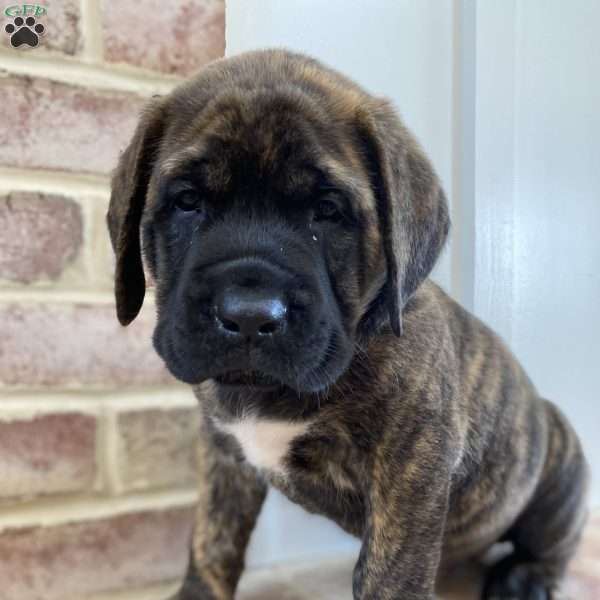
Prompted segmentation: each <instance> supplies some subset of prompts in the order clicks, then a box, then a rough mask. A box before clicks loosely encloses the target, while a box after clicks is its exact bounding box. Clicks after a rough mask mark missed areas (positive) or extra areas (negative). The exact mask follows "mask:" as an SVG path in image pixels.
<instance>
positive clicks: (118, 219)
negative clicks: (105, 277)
mask: <svg viewBox="0 0 600 600" xmlns="http://www.w3.org/2000/svg"><path fill="white" fill-rule="evenodd" d="M163 129H164V109H163V105H162V103H161V102H160V101H153V103H152V104H150V105H149V106H148V107H147V108H146V109H145V110H144V113H143V114H142V117H141V119H140V122H139V123H138V126H137V129H136V131H135V133H134V135H133V139H132V140H131V142H130V143H129V146H127V148H126V150H125V151H124V152H123V154H122V155H121V157H120V159H119V164H118V165H117V168H116V169H115V171H114V173H113V177H112V184H111V196H110V205H109V209H108V214H107V215H106V220H107V223H108V230H109V233H110V240H111V243H112V247H113V250H114V252H115V255H116V271H115V297H116V301H117V317H118V318H119V322H120V323H121V325H129V323H131V321H133V319H135V317H136V316H137V314H138V313H139V311H140V309H141V307H142V303H143V301H144V294H145V292H146V280H145V278H144V269H143V266H142V253H141V247H140V223H141V220H142V213H143V212H144V205H145V202H146V192H147V189H148V182H149V179H150V175H151V173H152V167H153V164H154V159H155V157H156V154H157V152H158V147H159V144H160V140H161V139H162V135H163Z"/></svg>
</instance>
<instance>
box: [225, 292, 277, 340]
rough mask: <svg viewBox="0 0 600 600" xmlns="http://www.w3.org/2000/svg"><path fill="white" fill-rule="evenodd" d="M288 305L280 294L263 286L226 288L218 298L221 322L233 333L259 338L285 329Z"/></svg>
mask: <svg viewBox="0 0 600 600" xmlns="http://www.w3.org/2000/svg"><path fill="white" fill-rule="evenodd" d="M286 313H287V308H286V306H285V304H284V302H283V301H282V299H281V298H280V297H278V296H277V295H276V294H274V293H271V292H269V291H267V290H263V289H260V288H248V287H237V286H236V287H235V288H229V289H226V290H224V291H223V292H222V293H221V294H220V295H219V297H218V298H217V301H216V316H217V321H218V322H219V325H220V326H221V327H222V328H223V329H224V330H225V331H227V332H228V333H229V334H231V335H238V336H240V337H245V338H251V339H258V338H262V337H268V336H270V335H273V334H274V333H276V332H278V331H279V330H281V329H283V326H284V324H285V318H286Z"/></svg>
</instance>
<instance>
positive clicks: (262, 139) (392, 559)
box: [108, 50, 587, 600]
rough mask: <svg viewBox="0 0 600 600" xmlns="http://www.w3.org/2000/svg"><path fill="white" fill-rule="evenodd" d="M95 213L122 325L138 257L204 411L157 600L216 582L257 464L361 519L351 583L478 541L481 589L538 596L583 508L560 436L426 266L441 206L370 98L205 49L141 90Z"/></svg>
mask: <svg viewBox="0 0 600 600" xmlns="http://www.w3.org/2000/svg"><path fill="white" fill-rule="evenodd" d="M108 224H109V229H110V235H111V239H112V243H113V246H114V250H115V252H116V258H117V262H116V300H117V313H118V318H119V320H120V322H121V323H122V324H123V325H127V324H128V323H129V322H131V321H132V320H133V319H134V318H135V316H136V315H137V313H138V311H139V310H140V307H141V305H142V301H143V298H144V289H145V281H144V270H143V263H142V255H143V257H144V259H145V262H146V263H147V268H148V270H149V271H150V273H151V275H152V277H153V279H154V280H155V281H156V304H157V310H158V322H157V326H156V330H155V333H154V345H155V347H156V350H157V351H158V353H159V354H160V356H161V357H162V358H163V359H164V361H165V364H166V365H167V367H168V368H169V370H170V371H171V372H172V373H173V375H174V376H175V377H177V378H178V379H180V380H181V381H184V382H186V383H188V384H190V385H192V386H193V387H194V389H195V390H196V392H197V396H198V399H199V401H200V406H201V409H202V412H203V415H204V419H203V433H202V444H203V448H202V453H203V459H202V461H201V478H202V480H201V484H200V501H199V505H198V515H197V524H196V529H195V534H194V539H193V544H192V547H191V551H190V561H189V569H188V572H187V576H186V578H185V582H184V583H183V586H182V588H181V590H180V591H179V592H178V595H177V596H176V598H177V599H178V600H231V598H233V596H234V594H235V590H236V584H237V582H238V579H239V578H240V574H241V572H242V569H243V566H244V552H245V549H246V545H247V543H248V538H249V537H250V533H251V531H252V528H253V526H254V524H255V522H256V518H257V515H258V513H259V511H260V509H261V505H262V503H263V500H264V498H265V493H266V490H267V487H268V486H269V485H272V486H274V487H275V488H277V489H279V490H281V491H282V492H283V493H284V494H285V495H286V496H287V497H288V498H290V499H291V500H292V501H294V502H297V503H298V504H300V505H301V506H303V507H304V508H306V509H307V510H309V511H311V512H315V513H318V514H321V515H325V516H326V517H328V518H330V519H332V520H333V521H335V522H336V523H337V524H338V525H339V526H340V527H342V528H343V529H344V530H346V531H347V532H349V533H351V534H352V535H355V536H357V537H358V538H360V539H361V540H362V548H361V551H360V555H359V557H358V561H357V563H356V567H355V569H354V578H353V590H354V598H355V599H356V600H392V599H393V600H431V599H432V598H434V586H435V582H436V578H437V576H438V574H439V573H441V572H443V571H444V570H448V569H452V567H453V565H455V564H457V563H459V562H461V561H464V560H466V559H471V558H473V557H477V556H480V555H482V554H483V553H485V552H486V551H487V550H488V549H489V548H490V547H492V546H493V545H494V544H495V543H496V542H499V541H508V542H510V543H511V544H512V546H511V547H512V552H511V553H510V554H508V556H506V557H505V558H504V559H502V560H501V561H500V562H499V563H497V564H496V565H495V566H494V567H493V568H491V570H490V571H489V574H488V576H487V580H486V583H485V586H484V589H483V591H482V597H483V598H485V599H488V600H490V599H492V598H493V599H496V600H509V599H512V600H514V599H518V600H549V599H551V598H555V597H556V596H555V595H556V590H557V586H558V585H559V582H560V580H561V578H562V576H563V574H564V572H565V568H566V566H567V564H568V562H569V559H570V558H571V557H572V555H573V553H574V551H575V548H576V545H577V542H578V539H579V537H580V533H581V530H582V526H583V523H584V517H585V512H586V510H585V488H586V477H587V469H586V463H585V460H584V457H583V455H582V451H581V447H580V444H579V442H578V440H577V437H576V435H575V433H574V432H573V430H572V429H571V427H570V425H569V424H568V423H567V421H566V420H565V418H564V416H563V415H562V414H561V413H560V411H559V410H558V409H557V408H556V407H555V406H554V405H553V404H551V403H550V402H548V401H547V400H545V399H543V398H541V397H540V396H539V395H538V393H537V391H536V389H535V388H534V386H533V384H532V383H531V381H530V380H529V379H528V377H527V375H526V374H525V372H524V371H523V369H522V367H521V366H520V365H519V363H518V362H517V361H516V360H515V358H514V357H513V356H512V354H511V353H510V352H509V350H508V349H507V348H506V347H505V346H504V344H503V343H502V341H501V340H500V339H499V338H498V337H497V336H496V335H495V334H494V333H493V332H492V331H490V330H489V329H488V328H487V327H486V326H485V325H484V324H482V323H481V322H480V321H478V320H477V319H476V318H475V317H473V316H472V315H470V314H469V313H467V312H466V311H465V310H464V309H462V308H461V307H460V306H459V305H458V304H456V303H455V302H454V301H453V300H452V299H450V298H449V297H448V296H447V295H446V294H445V293H444V292H443V291H442V290H441V289H440V288H439V287H438V286H437V285H435V284H434V283H432V282H431V281H429V280H428V279H427V277H428V275H429V273H430V271H431V269H432V267H433V266H434V264H435V262H436V259H437V258H438V255H439V254H440V251H441V249H442V248H443V246H444V242H445V240H446V236H447V234H448V228H449V218H448V207H447V204H446V199H445V197H444V192H443V191H442V189H441V187H440V183H439V180H438V178H437V176H436V174H435V172H434V170H433V168H432V165H431V163H430V162H429V160H428V159H427V157H426V156H425V154H424V153H423V150H422V149H421V148H420V146H419V145H418V143H417V142H416V141H415V139H414V137H413V136H412V135H411V134H410V133H409V131H407V129H406V128H405V127H404V126H403V124H402V122H401V121H400V119H399V117H398V115H397V114H396V112H395V110H394V109H393V108H392V106H391V105H390V103H389V102H387V101H386V100H382V99H380V98H375V97H373V96H371V95H370V94H368V93H367V92H365V91H364V90H363V89H361V88H360V87H359V86H358V85H356V84H355V83H353V82H352V81H351V80H349V79H347V78H346V77H344V76H343V75H341V74H339V73H337V72H336V71H334V70H332V69H329V68H327V67H325V66H323V65H322V64H320V63H319V62H317V61H315V60H311V59H310V58H307V57H305V56H301V55H298V54H293V53H290V52H286V51H280V50H276V51H260V52H252V53H249V54H244V55H241V56H237V57H234V58H228V59H225V60H219V61H217V62H214V63H212V64H211V65H209V66H208V67H206V68H205V69H204V70H203V71H202V72H201V73H199V74H198V75H197V76H195V77H193V78H192V79H191V80H189V81H187V82H186V83H184V84H182V85H180V86H179V87H178V88H177V89H176V90H175V91H173V93H171V94H170V95H168V96H166V97H162V98H157V99H154V100H153V101H152V102H151V103H150V105H149V106H148V107H147V108H146V110H145V111H144V114H143V116H142V118H141V120H140V123H139V125H138V127H137V130H136V132H135V134H134V136H133V139H132V141H131V143H130V144H129V146H128V147H127V149H126V150H125V152H124V153H123V155H122V156H121V159H120V162H119V165H118V167H117V169H116V171H115V173H114V177H113V181H112V197H111V201H110V210H109V213H108ZM207 381H210V382H211V383H210V386H211V390H209V391H207V389H206V385H204V386H202V389H201V388H200V384H202V383H203V382H207Z"/></svg>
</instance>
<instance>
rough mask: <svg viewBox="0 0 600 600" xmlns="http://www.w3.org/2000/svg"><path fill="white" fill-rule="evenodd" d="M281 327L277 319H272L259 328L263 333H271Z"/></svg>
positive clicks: (259, 331)
mask: <svg viewBox="0 0 600 600" xmlns="http://www.w3.org/2000/svg"><path fill="white" fill-rule="evenodd" d="M278 329H279V323H278V322H277V321H270V322H269V323H265V324H264V325H261V326H260V327H259V328H258V333H261V334H262V335H269V334H271V333H275V332H276V331H277V330H278Z"/></svg>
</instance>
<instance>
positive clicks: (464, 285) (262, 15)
mask: <svg viewBox="0 0 600 600" xmlns="http://www.w3.org/2000/svg"><path fill="white" fill-rule="evenodd" d="M598 23H600V3H599V2H597V1H596V0H576V1H574V2H570V3H565V2H563V1H561V0H527V1H520V0H503V1H502V2H492V1H491V0H484V1H480V2H476V1H475V0H454V1H451V0H418V1H417V0H377V1H374V0H228V2H227V54H228V55H231V54H237V53H239V52H242V51H244V50H248V49H251V48H264V47H273V46H284V47H288V48H292V49H296V50H301V51H305V52H307V53H310V54H312V55H314V56H316V57H318V58H320V59H322V60H323V61H325V62H327V63H328V64H330V65H332V66H334V67H336V68H338V69H340V70H341V71H343V72H345V73H346V74H348V75H350V76H352V77H354V78H355V79H356V80H357V81H358V82H360V83H361V84H362V85H364V86H365V87H366V88H367V89H369V90H371V91H372V92H373V93H375V94H380V95H385V96H388V97H389V98H391V99H392V100H393V101H394V102H395V104H396V106H397V107H398V108H399V110H400V112H401V114H402V116H403V118H404V120H405V122H406V123H407V125H408V126H409V127H410V128H411V129H412V130H413V131H414V132H415V133H416V135H417V137H418V138H419V139H420V141H421V143H422V144H423V146H424V147H425V150H426V151H427V153H428V154H429V156H430V157H431V158H432V160H433V163H434V165H435V167H436V169H437V171H438V173H439V174H440V177H441V179H442V181H443V183H444V186H445V188H446V191H447V193H448V196H449V199H450V202H451V206H452V215H453V221H454V227H453V232H452V236H453V237H452V242H451V244H450V245H449V247H448V248H447V252H446V253H445V255H444V257H443V259H442V261H441V264H440V265H439V267H438V269H437V270H436V279H437V280H438V281H439V282H440V283H441V284H442V285H443V286H444V287H445V288H446V289H447V290H448V291H450V292H451V293H452V295H454V297H455V298H457V299H458V300H460V301H461V302H462V303H463V304H464V305H465V306H466V307H467V308H469V309H471V310H474V311H475V313H476V314H478V315H480V316H481V317H482V318H484V320H486V321H487V322H488V323H490V324H491V325H492V326H493V327H495V328H496V330H497V331H499V332H500V333H501V335H503V337H504V338H505V339H507V341H508V342H509V344H510V345H511V346H512V348H513V349H514V350H515V352H516V354H517V356H518V357H519V358H520V359H521V360H522V361H523V363H524V364H525V366H526V368H527V369H528V370H529V372H530V374H531V375H532V378H533V379H534V381H535V382H536V384H537V385H538V387H539V389H540V392H541V393H542V394H544V395H546V396H548V397H550V398H552V399H554V400H555V401H556V402H557V403H558V404H559V405H560V406H561V407H562V408H563V409H564V410H565V412H567V413H568V415H569V416H570V417H571V419H572V421H573V422H574V423H575V425H576V427H577V429H578V431H579V432H580V433H581V436H582V438H583V439H584V444H585V446H586V449H587V451H588V454H589V456H590V458H591V461H592V463H593V467H594V469H595V470H596V471H597V472H598V473H600V436H597V435H596V429H597V428H598V427H600V398H599V396H600V392H599V389H598V388H599V386H598V379H599V377H598V374H599V373H600V365H599V363H600V274H599V271H598V265H599V263H600V235H598V234H597V233H596V231H597V227H600V141H599V140H600V116H599V115H600V110H599V108H598V107H600V83H599V81H600V78H599V77H598V74H599V73H600V37H599V36H597V35H596V34H595V31H594V30H595V28H597V24H598ZM598 479H600V478H598ZM594 501H595V503H596V504H600V481H597V482H596V484H595V486H594ZM356 549H357V545H356V543H351V542H349V540H348V538H346V537H345V536H344V535H343V534H341V533H340V532H338V531H337V530H336V529H335V528H334V527H333V526H332V525H331V524H329V523H326V522H325V521H324V520H322V519H319V518H316V517H311V518H310V519H308V518H305V517H304V516H303V515H302V513H301V512H300V511H299V509H297V508H295V507H291V506H290V505H289V503H287V501H286V500H285V499H283V498H282V497H281V496H280V495H277V494H274V495H272V497H271V498H270V499H269V501H268V504H267V507H266V510H265V512H264V514H263V515H262V517H261V523H260V526H259V529H258V531H257V535H256V536H255V539H254V540H253V544H252V549H251V553H250V560H251V562H252V563H254V564H256V563H261V562H263V563H264V562H271V561H277V560H285V559H289V558H292V557H296V556H299V557H314V555H315V553H316V552H323V553H331V552H337V553H339V552H347V551H356Z"/></svg>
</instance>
